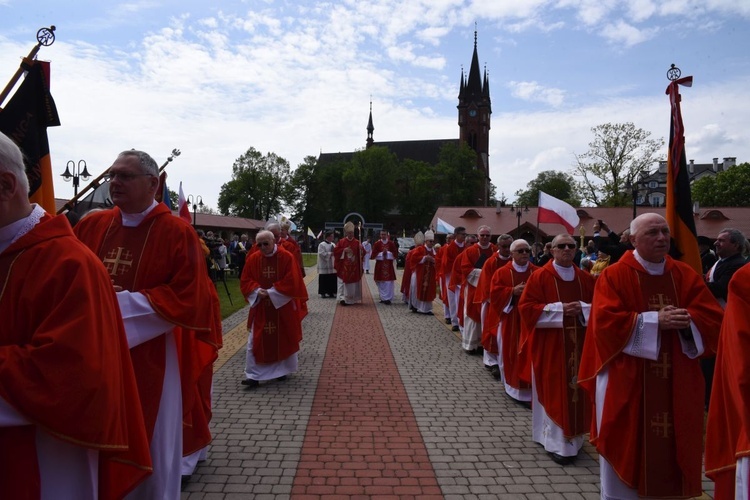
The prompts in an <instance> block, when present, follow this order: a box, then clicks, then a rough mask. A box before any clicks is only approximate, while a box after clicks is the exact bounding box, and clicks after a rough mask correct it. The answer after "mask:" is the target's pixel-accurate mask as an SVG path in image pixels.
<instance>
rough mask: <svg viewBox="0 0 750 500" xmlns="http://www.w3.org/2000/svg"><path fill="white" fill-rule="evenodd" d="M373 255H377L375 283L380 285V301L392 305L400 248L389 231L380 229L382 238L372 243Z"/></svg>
mask: <svg viewBox="0 0 750 500" xmlns="http://www.w3.org/2000/svg"><path fill="white" fill-rule="evenodd" d="M372 255H374V256H375V274H374V275H373V278H374V279H375V284H376V285H378V294H379V295H380V302H382V303H383V304H385V305H390V304H391V301H392V300H393V289H394V284H395V282H396V268H395V266H394V265H393V262H394V260H395V259H396V256H397V255H398V249H397V248H396V244H395V243H394V242H393V241H392V240H391V238H390V235H389V234H388V231H386V230H382V231H380V239H379V240H377V241H376V242H375V243H373V245H372Z"/></svg>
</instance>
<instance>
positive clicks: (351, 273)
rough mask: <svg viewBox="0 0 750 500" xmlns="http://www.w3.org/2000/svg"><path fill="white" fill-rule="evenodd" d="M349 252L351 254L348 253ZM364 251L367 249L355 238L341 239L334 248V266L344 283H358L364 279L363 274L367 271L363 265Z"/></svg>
mask: <svg viewBox="0 0 750 500" xmlns="http://www.w3.org/2000/svg"><path fill="white" fill-rule="evenodd" d="M346 250H350V252H346ZM348 253H350V255H347V254H348ZM364 253H365V251H364V249H363V248H362V245H360V244H359V240H357V239H354V238H352V239H351V240H350V239H348V238H342V239H341V240H339V242H338V244H337V245H336V248H334V249H333V256H334V267H335V268H336V272H337V273H338V276H339V278H341V280H342V281H343V282H344V283H347V284H349V283H357V282H358V281H359V280H361V279H362V274H363V273H364V272H365V271H364V268H363V267H362V257H363V256H364ZM342 256H343V258H342Z"/></svg>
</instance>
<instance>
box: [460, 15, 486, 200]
mask: <svg viewBox="0 0 750 500" xmlns="http://www.w3.org/2000/svg"><path fill="white" fill-rule="evenodd" d="M457 108H458V127H459V130H460V132H459V141H460V142H461V143H462V144H463V143H466V144H468V145H469V146H470V147H471V148H472V149H473V150H474V151H476V152H477V163H476V168H477V169H479V170H480V171H481V172H482V173H483V175H484V185H483V188H482V192H481V193H477V202H478V203H480V204H481V205H483V206H487V204H488V203H489V197H490V193H489V190H490V164H489V152H490V115H491V114H492V105H491V102H490V83H489V78H488V77H487V68H485V69H484V77H482V75H481V74H480V71H479V56H478V55H477V32H476V30H475V31H474V54H473V55H472V58H471V66H470V67H469V75H468V77H466V76H465V75H464V71H463V69H462V70H461V83H460V89H459V92H458V106H457Z"/></svg>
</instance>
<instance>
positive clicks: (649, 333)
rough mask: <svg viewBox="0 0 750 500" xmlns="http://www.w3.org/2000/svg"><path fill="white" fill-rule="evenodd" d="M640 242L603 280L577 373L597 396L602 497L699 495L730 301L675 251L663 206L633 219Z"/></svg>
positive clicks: (594, 437) (594, 435) (595, 439)
mask: <svg viewBox="0 0 750 500" xmlns="http://www.w3.org/2000/svg"><path fill="white" fill-rule="evenodd" d="M630 241H631V242H632V243H633V246H634V247H635V250H633V251H628V252H625V255H623V256H622V258H621V259H620V260H619V261H618V262H617V264H614V265H612V266H609V267H607V268H606V269H605V270H604V271H603V272H602V274H601V276H599V277H598V278H597V280H596V291H595V292H594V296H595V298H594V304H593V307H592V309H591V320H590V322H589V328H588V333H587V336H586V343H585V346H584V350H583V356H582V359H581V368H580V371H579V382H580V383H581V384H582V385H583V387H585V389H586V391H587V392H588V393H589V395H590V396H591V397H592V398H593V399H594V403H595V409H596V413H595V421H594V425H592V426H591V442H592V443H593V444H594V445H595V446H596V449H597V451H598V452H599V468H600V473H601V484H602V497H603V498H636V497H648V498H688V497H697V496H700V495H701V490H702V488H701V459H702V449H703V432H702V431H703V424H704V412H703V409H704V405H703V401H704V382H703V376H702V375H701V369H700V364H699V362H698V358H699V357H700V356H708V355H713V354H714V353H715V351H716V344H717V339H718V335H719V328H720V325H721V318H722V314H723V312H722V309H721V307H719V305H718V304H717V303H716V300H715V299H714V298H713V297H712V296H711V292H709V291H708V288H706V285H705V284H704V283H703V278H702V276H701V275H700V274H698V273H697V272H695V271H694V270H693V269H692V268H691V267H690V266H689V265H687V264H685V263H683V262H679V261H675V260H673V259H672V258H671V257H669V256H668V252H669V246H670V230H669V225H668V224H667V221H666V220H665V219H664V217H662V216H661V215H658V214H654V213H646V214H642V215H639V216H638V217H636V218H635V219H633V221H632V222H631V223H630Z"/></svg>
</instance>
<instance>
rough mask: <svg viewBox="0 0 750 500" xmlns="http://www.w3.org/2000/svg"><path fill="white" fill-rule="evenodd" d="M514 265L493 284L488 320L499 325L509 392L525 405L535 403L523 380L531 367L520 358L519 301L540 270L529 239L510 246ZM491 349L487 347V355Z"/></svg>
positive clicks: (497, 331)
mask: <svg viewBox="0 0 750 500" xmlns="http://www.w3.org/2000/svg"><path fill="white" fill-rule="evenodd" d="M510 253H511V255H512V262H511V263H510V264H508V265H506V266H501V267H500V268H499V269H498V270H497V271H495V274H494V275H493V277H492V283H491V284H490V306H489V311H488V312H487V317H488V318H490V317H491V315H496V316H497V321H496V322H495V338H496V340H495V342H496V347H495V349H497V350H498V352H499V355H498V362H499V365H500V370H501V373H502V378H503V383H504V385H505V392H506V394H508V396H510V397H511V398H513V399H514V400H516V401H518V402H520V403H522V404H524V406H526V405H525V403H530V402H531V384H529V383H528V382H526V381H524V380H522V379H521V371H522V369H523V368H524V367H525V366H526V365H527V364H528V361H527V360H524V359H522V358H520V357H519V354H518V346H519V344H520V339H521V315H520V313H519V309H518V301H519V299H520V298H521V294H522V293H523V290H524V288H526V282H527V281H529V277H530V276H531V273H533V272H534V271H536V270H538V269H539V268H538V267H536V266H535V265H534V264H532V263H531V262H530V261H529V257H530V256H531V247H530V246H529V243H528V242H527V241H526V240H520V239H519V240H515V241H514V242H513V243H512V244H511V245H510ZM487 349H488V346H485V352H487Z"/></svg>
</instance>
